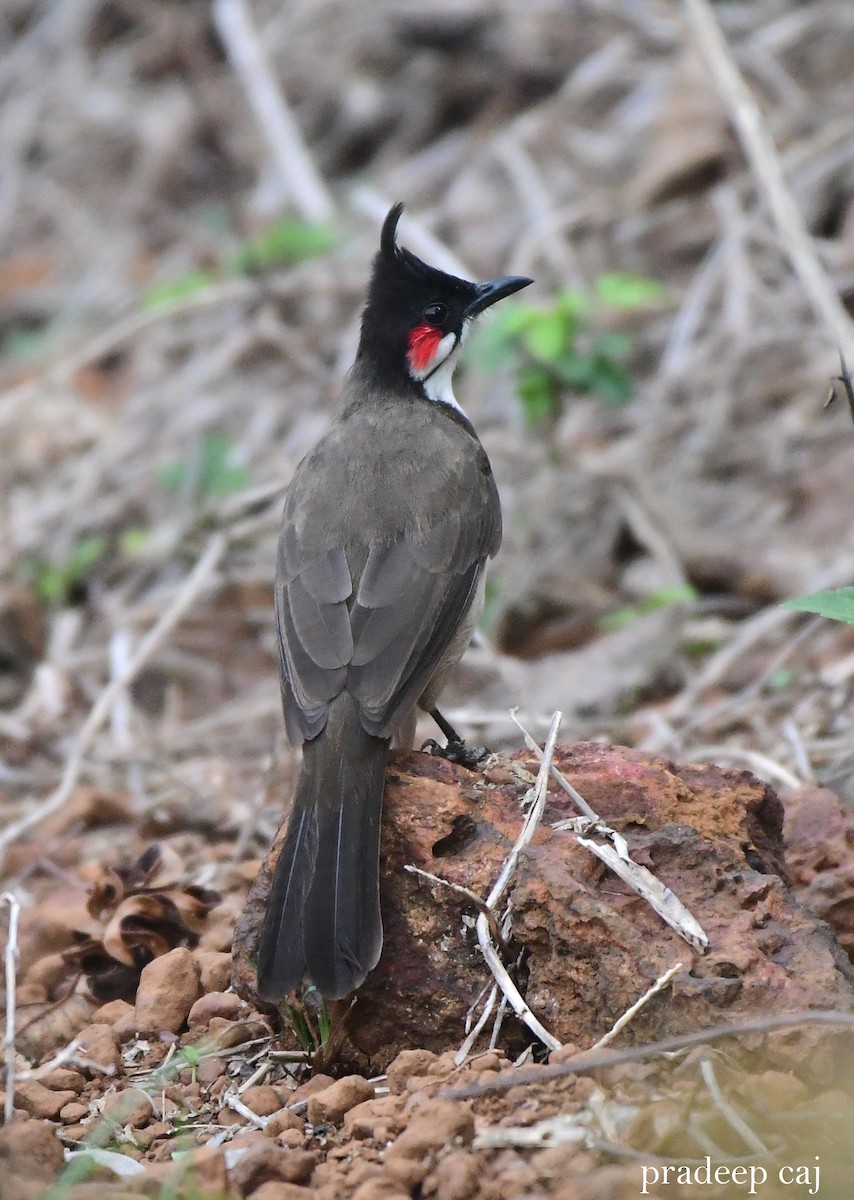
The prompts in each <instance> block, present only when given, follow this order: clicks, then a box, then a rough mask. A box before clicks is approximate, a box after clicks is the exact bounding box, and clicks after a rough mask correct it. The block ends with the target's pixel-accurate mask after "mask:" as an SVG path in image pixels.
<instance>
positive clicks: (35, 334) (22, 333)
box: [2, 327, 50, 362]
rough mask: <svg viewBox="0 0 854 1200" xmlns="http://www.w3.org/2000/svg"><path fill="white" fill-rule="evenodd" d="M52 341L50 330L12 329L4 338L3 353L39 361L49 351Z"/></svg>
mask: <svg viewBox="0 0 854 1200" xmlns="http://www.w3.org/2000/svg"><path fill="white" fill-rule="evenodd" d="M49 341H50V336H49V330H48V329H47V327H45V328H43V329H10V330H9V332H8V333H7V334H6V336H5V337H4V338H3V345H2V353H3V355H8V357H9V358H20V359H24V360H25V361H27V362H38V360H39V359H41V358H44V356H45V354H46V353H47V348H48V343H49Z"/></svg>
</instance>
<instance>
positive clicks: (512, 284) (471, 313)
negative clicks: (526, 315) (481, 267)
mask: <svg viewBox="0 0 854 1200" xmlns="http://www.w3.org/2000/svg"><path fill="white" fill-rule="evenodd" d="M533 282H534V281H533V279H528V277H527V276H526V275H503V276H502V277H501V279H489V280H487V282H486V283H479V284H478V285H477V295H476V296H475V298H474V300H472V302H471V304H470V305H469V306H468V308H467V309H466V311H465V314H464V315H465V316H466V317H476V316H477V314H478V313H482V312H483V310H484V309H485V308H489V307H490V306H491V305H493V304H496V303H497V302H498V301H499V300H503V299H504V297H505V296H512V295H513V293H514V292H519V291H521V290H522V288H525V287H527V286H528V284H529V283H533Z"/></svg>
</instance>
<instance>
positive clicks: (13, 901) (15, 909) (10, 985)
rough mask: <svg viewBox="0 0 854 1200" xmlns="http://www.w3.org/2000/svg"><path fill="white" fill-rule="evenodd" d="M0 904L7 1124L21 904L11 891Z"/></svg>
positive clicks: (6, 1119) (12, 1090)
mask: <svg viewBox="0 0 854 1200" xmlns="http://www.w3.org/2000/svg"><path fill="white" fill-rule="evenodd" d="M0 904H8V906H9V927H8V930H7V932H6V951H5V955H4V962H5V966H6V1100H5V1102H4V1105H3V1124H4V1125H9V1124H11V1122H12V1117H13V1116H14V1114H15V996H16V994H17V992H16V973H17V966H18V917H19V916H20V915H21V905H20V904H19V902H18V899H17V897H16V896H13V895H12V893H11V892H4V893H3V894H2V896H0Z"/></svg>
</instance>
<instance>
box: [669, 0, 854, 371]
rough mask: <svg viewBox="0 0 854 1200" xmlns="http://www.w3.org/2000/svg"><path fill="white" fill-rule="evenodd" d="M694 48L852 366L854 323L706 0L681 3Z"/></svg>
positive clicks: (803, 278)
mask: <svg viewBox="0 0 854 1200" xmlns="http://www.w3.org/2000/svg"><path fill="white" fill-rule="evenodd" d="M684 9H685V15H686V17H687V18H688V23H689V24H690V26H691V30H692V32H693V34H694V38H695V40H696V43H697V47H698V49H699V51H700V53H701V54H702V55H703V57H704V58H705V60H706V63H707V65H708V67H709V69H710V70H711V73H712V75H713V77H714V81H715V84H716V86H717V88H718V91H719V93H720V95H721V98H722V99H723V101H724V103H725V104H726V106H727V109H728V110H729V114H730V117H731V119H732V122H733V124H734V125H735V128H736V130H737V132H738V135H739V138H740V140H741V145H742V149H743V150H744V153H745V155H746V157H747V160H748V163H749V164H750V168H751V170H752V172H753V174H754V177H755V180H756V184H757V186H758V188H759V190H760V192H761V193H762V195H763V196H764V198H765V203H766V204H767V205H768V208H769V211H770V212H771V215H772V217H773V219H774V222H775V224H776V226H777V232H778V234H779V236H780V242H781V245H782V248H783V250H784V251H785V253H786V254H787V256H788V258H789V262H790V263H791V265H792V269H793V270H794V272H795V274H796V275H797V277H798V279H799V280H800V282H801V286H802V287H803V289H804V292H805V293H806V295H807V298H808V300H809V302H810V304H811V306H812V309H813V312H814V313H815V315H816V317H817V318H818V319H819V320H820V321H822V322H823V324H824V325H825V326H826V328H827V330H828V332H829V333H830V335H831V337H832V339H833V341H834V342H835V343H836V344H837V346H839V348H840V350H841V352H842V354H843V355H844V356H845V357H847V358H848V359H849V361H854V324H852V321H851V318H850V317H849V315H848V312H847V310H846V308H845V306H844V305H843V303H842V301H841V300H840V298H839V293H838V292H837V290H836V288H835V287H834V285H833V282H832V280H831V279H830V278H829V276H828V274H827V272H826V271H825V269H824V265H823V264H822V262H821V260H820V258H819V256H818V253H817V251H816V247H815V243H814V241H813V239H812V237H811V236H810V232H809V230H808V229H807V226H806V222H805V221H804V219H803V216H802V215H801V212H800V210H799V209H798V206H797V205H796V203H795V201H794V199H793V197H792V193H791V191H790V189H789V185H788V183H787V182H786V177H785V176H784V174H783V168H782V166H781V163H780V157H779V155H778V153H777V148H776V146H775V145H774V142H773V139H772V138H771V135H770V133H769V132H768V127H767V125H766V124H765V120H764V118H763V116H762V113H761V111H760V109H759V105H758V104H757V103H756V101H755V99H754V98H753V95H752V93H751V91H750V89H749V88H748V86H747V84H746V83H745V80H744V77H743V76H742V74H741V72H740V70H739V69H738V67H737V65H736V63H735V60H734V58H733V55H732V51H731V50H730V48H729V46H728V44H727V42H726V39H725V37H724V35H723V33H722V32H721V28H720V26H719V24H718V22H717V18H716V17H715V14H714V12H713V10H712V6H711V4H710V3H709V0H684Z"/></svg>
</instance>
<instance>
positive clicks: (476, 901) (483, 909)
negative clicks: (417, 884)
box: [403, 863, 506, 951]
mask: <svg viewBox="0 0 854 1200" xmlns="http://www.w3.org/2000/svg"><path fill="white" fill-rule="evenodd" d="M403 869H404V871H408V872H409V873H410V875H420V876H421V877H422V879H429V881H430V882H431V883H437V884H439V885H440V887H445V888H448V889H449V891H452V892H456V894H457V895H458V896H462V897H463V899H464V900H468V901H469V903H470V904H473V905H474V906H475V908H476V909H477V911H478V912H479V913H483V915H484V916H485V917H486V919H487V921H489V926H490V929H491V930H492V936H493V937H494V938H495V941H496V943H497V944H498V946H499V947H500V948H501V950H502V951H504V950H505V949H506V947H505V945H504V938H503V937H502V936H501V930H500V928H499V925H498V918H497V917H496V915H495V912H494V911H493V910H492V909H491V908H490V907H489V905H488V904H487V903H486V901H485V900H483V899H482V898H481V897H480V896H478V894H477V892H473V891H472V890H471V888H467V887H463V885H462V884H461V883H451V881H450V879H443V878H442V877H441V875H433V874H431V872H430V871H423V870H422V869H421V867H415V866H413V865H412V864H411V863H407V864H406V865H405V866H404V868H403Z"/></svg>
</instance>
